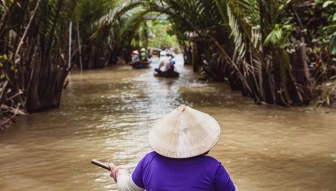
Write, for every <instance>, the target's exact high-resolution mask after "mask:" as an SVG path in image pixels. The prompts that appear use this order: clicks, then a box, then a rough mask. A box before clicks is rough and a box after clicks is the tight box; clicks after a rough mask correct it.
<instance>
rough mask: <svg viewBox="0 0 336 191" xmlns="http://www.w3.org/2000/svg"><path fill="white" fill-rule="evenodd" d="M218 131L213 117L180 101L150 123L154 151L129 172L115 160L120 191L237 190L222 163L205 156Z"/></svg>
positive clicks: (215, 141)
mask: <svg viewBox="0 0 336 191" xmlns="http://www.w3.org/2000/svg"><path fill="white" fill-rule="evenodd" d="M219 135H220V126H219V124H218V122H217V121H216V120H215V119H214V118H213V117H211V116H210V115H208V114H206V113H203V112H201V111H198V110H195V109H192V108H190V107H188V106H184V105H182V106H180V107H178V108H177V109H175V110H173V111H172V112H171V113H169V114H167V115H166V116H165V117H163V118H162V119H160V120H159V121H158V122H157V123H156V124H155V125H154V126H153V127H152V129H151V131H150V133H149V144H150V146H151V147H152V148H153V150H154V151H153V152H150V153H148V154H147V155H146V156H145V157H144V158H143V159H142V160H141V161H140V162H139V163H138V165H137V167H136V168H135V170H134V171H133V172H132V173H131V174H130V175H129V174H128V172H127V170H126V169H124V168H123V167H122V166H115V165H114V164H110V168H111V173H110V175H111V177H113V178H114V180H115V181H116V182H117V186H118V189H119V190H120V191H143V190H148V191H149V190H154V191H167V190H173V191H238V189H237V187H236V186H235V184H234V183H233V182H232V180H231V178H230V176H229V174H228V173H227V171H226V170H225V168H224V167H223V165H222V164H221V163H220V162H219V161H218V160H217V159H215V158H213V157H210V156H207V153H208V152H209V150H210V149H211V148H212V147H213V146H215V144H216V143H217V141H218V139H219Z"/></svg>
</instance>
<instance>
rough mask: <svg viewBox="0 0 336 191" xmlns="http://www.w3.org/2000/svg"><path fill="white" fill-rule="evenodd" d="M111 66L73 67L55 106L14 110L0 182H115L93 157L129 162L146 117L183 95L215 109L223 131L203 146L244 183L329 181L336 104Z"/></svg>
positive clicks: (335, 166)
mask: <svg viewBox="0 0 336 191" xmlns="http://www.w3.org/2000/svg"><path fill="white" fill-rule="evenodd" d="M154 67H155V66H153V67H152V68H150V69H145V70H133V69H131V68H130V67H128V66H117V67H113V68H110V69H106V70H95V71H85V72H83V73H76V72H72V74H71V83H70V84H69V86H68V88H67V89H66V90H65V91H64V95H63V99H62V105H61V108H60V109H56V110H52V111H49V112H45V113H38V114H32V115H30V116H26V117H20V119H19V120H18V121H17V123H16V124H15V125H14V126H13V127H12V128H11V129H10V130H8V131H6V132H3V133H0V146H1V148H2V151H1V152H0V162H1V164H2V165H1V168H0V174H1V176H0V190H6V191H17V190H26V191H42V190H43V191H44V190H56V191H58V190H59V191H63V190H81V191H82V190H83V191H86V190H87V191H91V190H116V187H115V184H114V183H113V180H112V179H111V178H110V177H109V176H108V172H106V171H105V170H103V169H100V168H98V167H95V166H93V165H91V164H90V161H91V159H93V158H96V159H99V160H101V161H113V162H114V163H116V164H125V165H126V166H127V167H129V168H130V169H132V168H134V167H135V165H136V164H137V162H138V161H139V159H140V158H141V157H142V156H143V155H144V154H145V153H147V152H148V151H150V150H151V149H150V148H149V146H148V143H147V134H148V131H149V129H150V126H151V124H152V123H154V122H155V121H156V120H157V119H158V118H160V117H161V116H163V115H164V114H166V113H168V112H170V111H171V110H172V109H174V108H176V107H177V106H178V105H180V104H187V105H190V106H193V107H195V108H197V109H200V110H202V111H204V112H207V113H209V114H211V115H212V116H214V117H215V118H216V119H217V120H218V121H219V123H220V125H221V128H222V132H221V138H220V141H219V142H218V144H217V145H216V146H215V147H214V149H213V150H212V151H211V152H210V154H211V155H212V156H215V157H216V158H218V159H219V160H220V161H222V163H223V164H224V166H226V168H227V170H228V171H229V173H230V174H231V176H232V179H233V180H234V181H235V183H236V184H237V185H238V186H239V188H240V190H248V191H270V190H272V191H284V190H305V191H307V190H308V191H315V190H318V191H319V190H321V191H322V190H328V191H332V190H336V139H335V138H334V135H335V133H336V128H335V119H336V114H335V112H331V113H329V114H324V113H306V112H299V111H297V110H296V109H292V110H289V109H283V108H276V107H264V106H256V105H255V104H254V103H253V102H252V101H251V100H249V99H248V98H243V97H241V94H240V93H239V92H231V91H230V89H228V88H227V87H226V86H225V85H223V84H221V83H205V82H201V81H198V80H197V78H198V76H197V75H195V74H193V73H192V72H191V70H190V68H188V67H184V66H183V65H182V64H181V62H178V63H177V69H178V70H179V71H180V72H181V77H180V78H179V79H163V78H154V77H153V74H152V70H153V68H154Z"/></svg>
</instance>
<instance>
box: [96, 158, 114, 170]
mask: <svg viewBox="0 0 336 191" xmlns="http://www.w3.org/2000/svg"><path fill="white" fill-rule="evenodd" d="M91 163H92V164H95V165H97V166H99V167H102V168H104V169H106V170H111V169H110V167H109V165H107V164H105V163H102V162H100V161H98V160H96V159H92V160H91Z"/></svg>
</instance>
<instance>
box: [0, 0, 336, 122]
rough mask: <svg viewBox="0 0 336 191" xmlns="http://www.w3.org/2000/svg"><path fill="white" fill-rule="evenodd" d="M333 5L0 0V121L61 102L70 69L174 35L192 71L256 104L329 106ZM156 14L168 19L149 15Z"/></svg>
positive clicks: (334, 67)
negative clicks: (250, 99) (155, 18)
mask: <svg viewBox="0 0 336 191" xmlns="http://www.w3.org/2000/svg"><path fill="white" fill-rule="evenodd" d="M335 7H336V1H335V0H296V1H293V0H267V1H266V0H129V1H119V0H96V1H91V0H48V1H42V0H33V1H31V0H1V1H0V15H1V21H0V40H1V41H0V42H1V43H0V62H1V63H0V70H1V81H0V86H1V97H0V104H1V110H2V112H1V113H2V114H1V116H0V117H1V118H2V119H3V120H2V121H3V123H1V124H0V126H1V127H5V126H6V125H5V124H7V123H8V122H9V119H11V118H12V116H14V115H16V114H20V113H25V112H36V111H43V110H46V109H49V108H52V107H58V106H59V104H60V100H61V95H62V90H63V89H64V88H65V87H66V84H67V82H66V76H67V75H68V73H69V71H70V70H71V69H72V68H74V67H75V68H78V69H89V68H99V67H105V66H107V65H110V64H115V63H118V62H119V61H120V60H125V61H126V62H127V61H128V60H129V54H130V52H131V50H132V49H134V48H139V47H150V46H161V45H164V44H168V43H169V42H171V41H172V40H171V39H173V38H174V39H177V40H175V41H177V42H178V43H179V45H180V46H182V47H183V49H184V52H185V55H187V56H186V57H185V58H186V63H190V64H192V65H193V69H194V71H195V72H201V73H202V74H204V75H205V76H207V77H208V78H209V79H213V80H216V81H222V82H224V83H227V84H228V85H229V86H230V87H231V88H232V89H233V90H239V91H241V92H242V94H243V95H245V96H249V97H251V98H252V99H253V100H254V101H255V103H257V104H279V105H283V106H293V105H305V104H310V103H312V102H314V100H315V101H316V102H315V103H318V104H320V105H325V104H326V105H332V104H335V99H336V85H335V84H336V83H335V80H336V60H335V59H336V56H335V54H336V37H334V36H336V32H335V31H336V8H335ZM153 15H156V16H160V15H164V16H166V17H167V19H168V21H148V20H146V17H148V16H153ZM154 37H156V38H154ZM162 37H164V38H162ZM160 38H161V39H160ZM169 38H171V39H169ZM164 39H168V40H167V42H161V43H160V41H164ZM175 45H176V44H175ZM191 54H193V55H191ZM1 127H0V128H1Z"/></svg>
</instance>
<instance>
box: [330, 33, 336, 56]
mask: <svg viewBox="0 0 336 191" xmlns="http://www.w3.org/2000/svg"><path fill="white" fill-rule="evenodd" d="M328 51H329V53H330V54H336V36H333V37H332V38H331V39H330V41H329V47H328Z"/></svg>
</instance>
